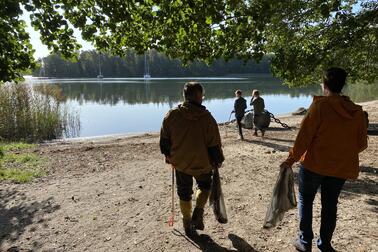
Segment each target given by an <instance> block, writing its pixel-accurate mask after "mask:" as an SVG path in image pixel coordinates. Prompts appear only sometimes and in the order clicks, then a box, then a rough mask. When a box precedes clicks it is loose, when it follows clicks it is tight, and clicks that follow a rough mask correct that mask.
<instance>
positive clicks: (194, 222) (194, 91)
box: [160, 82, 224, 235]
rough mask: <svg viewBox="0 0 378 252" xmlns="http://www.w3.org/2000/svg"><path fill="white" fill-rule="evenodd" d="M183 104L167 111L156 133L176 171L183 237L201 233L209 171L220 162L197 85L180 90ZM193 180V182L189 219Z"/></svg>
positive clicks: (215, 137)
mask: <svg viewBox="0 0 378 252" xmlns="http://www.w3.org/2000/svg"><path fill="white" fill-rule="evenodd" d="M183 95H184V99H185V101H184V103H183V104H181V105H178V107H176V108H174V109H172V110H170V111H169V112H168V113H167V115H166V116H165V118H164V120H163V125H162V127H161V132H160V150H161V152H162V154H164V155H165V157H166V161H167V163H170V164H171V165H172V166H173V167H174V168H175V171H176V183H177V194H178V196H179V198H180V210H181V214H182V218H183V226H184V229H185V233H186V234H187V235H190V234H193V233H194V232H195V229H198V230H203V229H204V224H203V212H204V210H203V209H204V206H205V204H206V202H207V200H208V198H209V195H210V189H211V182H212V169H213V167H214V166H217V167H220V166H221V164H222V162H223V161H224V156H223V152H222V149H221V139H220V134H219V129H218V124H217V122H216V121H215V119H214V118H213V117H212V115H211V114H210V112H209V111H208V110H206V108H205V107H204V106H202V105H201V104H202V100H203V95H204V89H203V87H202V85H201V84H200V83H198V82H188V83H186V84H185V86H184V92H183ZM193 177H194V179H195V180H196V182H197V185H198V188H199V189H198V190H197V192H196V205H195V208H194V211H193V215H192V201H191V200H192V194H193V190H192V187H193Z"/></svg>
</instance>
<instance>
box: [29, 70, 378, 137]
mask: <svg viewBox="0 0 378 252" xmlns="http://www.w3.org/2000/svg"><path fill="white" fill-rule="evenodd" d="M189 80H196V81H199V82H201V83H202V84H203V86H204V87H205V100H204V102H203V105H204V106H206V107H207V109H208V110H209V111H210V112H211V113H212V115H213V116H214V117H215V119H216V120H217V121H218V122H225V121H228V118H229V116H230V112H231V111H232V110H233V102H234V92H235V90H236V89H241V90H242V91H243V96H244V97H245V98H246V99H247V103H248V105H249V101H250V99H251V92H252V90H253V89H258V90H259V91H260V93H261V96H262V97H263V98H264V100H265V105H266V109H267V110H269V111H270V112H271V113H273V114H275V115H282V114H287V113H290V112H292V111H294V110H296V109H298V108H299V107H308V106H309V105H310V104H311V101H312V95H314V94H320V92H321V90H320V86H312V87H307V88H292V89H290V88H288V87H286V86H283V85H282V83H281V81H279V80H277V79H275V78H273V77H272V76H270V75H253V76H249V77H227V78H226V77H225V78H151V79H149V80H144V79H142V78H122V79H119V78H117V79H114V78H105V79H102V80H98V79H36V78H33V79H29V80H27V82H29V83H32V84H34V85H39V84H53V85H59V87H60V88H61V90H62V93H63V95H64V96H65V98H66V104H67V106H69V107H70V109H71V110H72V111H76V112H78V113H79V117H80V124H81V128H80V135H79V136H80V137H90V136H102V135H114V134H129V133H143V132H156V131H159V129H160V126H161V122H162V120H163V117H164V115H165V113H166V112H167V111H168V110H169V109H171V108H173V107H175V106H177V104H179V103H181V102H182V88H183V85H184V84H185V82H187V81H189ZM354 86H355V87H354ZM365 89H366V87H365V86H362V87H361V86H360V85H353V86H351V87H349V88H348V89H347V90H346V93H347V94H351V95H352V99H353V98H354V97H355V99H356V100H357V101H365V100H372V99H378V88H377V85H375V84H374V85H369V86H368V91H366V90H365ZM248 109H250V106H248Z"/></svg>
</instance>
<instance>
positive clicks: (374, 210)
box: [365, 199, 378, 213]
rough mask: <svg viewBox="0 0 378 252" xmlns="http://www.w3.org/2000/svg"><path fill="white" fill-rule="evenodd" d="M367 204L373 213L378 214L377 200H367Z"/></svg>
mask: <svg viewBox="0 0 378 252" xmlns="http://www.w3.org/2000/svg"><path fill="white" fill-rule="evenodd" d="M365 201H366V203H368V204H369V205H371V206H372V211H373V212H375V213H378V200H375V199H367V200H365Z"/></svg>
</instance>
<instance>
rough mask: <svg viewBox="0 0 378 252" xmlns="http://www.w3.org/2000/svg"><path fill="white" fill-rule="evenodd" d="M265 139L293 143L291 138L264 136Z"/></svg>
mask: <svg viewBox="0 0 378 252" xmlns="http://www.w3.org/2000/svg"><path fill="white" fill-rule="evenodd" d="M265 139H268V140H272V141H277V142H284V143H291V144H293V143H294V140H292V139H281V138H274V137H265Z"/></svg>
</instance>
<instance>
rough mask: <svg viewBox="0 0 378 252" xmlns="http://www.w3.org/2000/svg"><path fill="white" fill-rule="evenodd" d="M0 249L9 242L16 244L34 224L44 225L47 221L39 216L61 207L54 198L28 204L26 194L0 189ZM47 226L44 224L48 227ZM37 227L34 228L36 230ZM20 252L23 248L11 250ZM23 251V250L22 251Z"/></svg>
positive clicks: (36, 243)
mask: <svg viewBox="0 0 378 252" xmlns="http://www.w3.org/2000/svg"><path fill="white" fill-rule="evenodd" d="M0 199H1V201H0V227H1V228H0V247H1V246H2V245H3V243H4V242H6V241H8V242H10V243H11V244H14V243H15V242H16V241H17V240H18V239H19V237H20V236H21V235H22V234H23V233H24V232H25V231H26V228H27V227H28V226H30V225H32V224H43V223H44V222H45V221H46V220H45V219H43V218H42V217H40V218H39V219H38V220H35V219H36V217H37V216H45V215H46V214H47V213H52V212H54V211H56V210H58V209H60V205H57V204H55V203H54V202H55V201H54V199H53V197H50V198H48V199H46V200H43V201H40V202H38V201H34V202H30V203H26V202H27V201H29V200H28V198H27V196H26V195H25V194H24V193H21V192H18V191H17V190H9V189H0ZM46 225H47V224H43V226H46ZM36 228H37V227H35V226H34V227H32V229H34V230H35V229H36ZM39 246H40V244H38V242H34V243H33V249H37V250H38V248H39ZM15 249H16V250H17V251H19V250H20V249H21V248H17V246H13V247H11V248H10V250H12V251H15ZM21 250H22V249H21Z"/></svg>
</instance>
